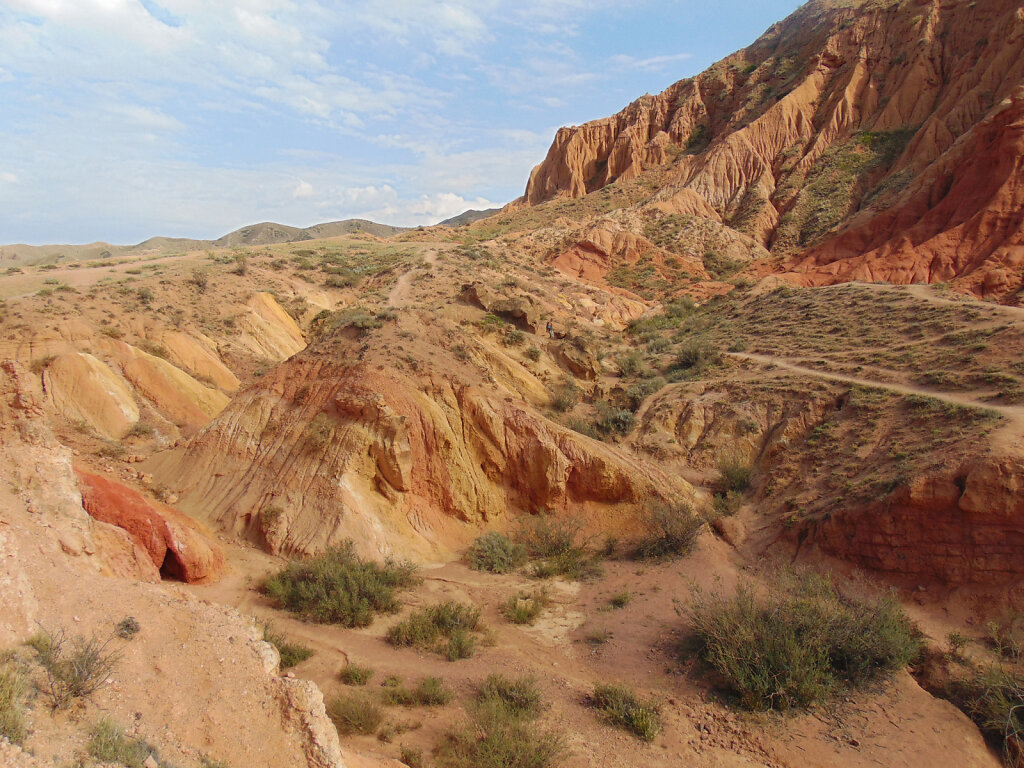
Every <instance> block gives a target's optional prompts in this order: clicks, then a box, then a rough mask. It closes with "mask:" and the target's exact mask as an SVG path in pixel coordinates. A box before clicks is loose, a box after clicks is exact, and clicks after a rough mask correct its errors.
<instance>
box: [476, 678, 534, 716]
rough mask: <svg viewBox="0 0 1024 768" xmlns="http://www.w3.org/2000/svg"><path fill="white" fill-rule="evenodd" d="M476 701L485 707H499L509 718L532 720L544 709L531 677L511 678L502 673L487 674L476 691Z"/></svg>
mask: <svg viewBox="0 0 1024 768" xmlns="http://www.w3.org/2000/svg"><path fill="white" fill-rule="evenodd" d="M476 701H477V702H478V703H479V704H480V705H482V706H485V707H500V708H502V709H504V711H505V712H506V713H507V714H508V716H509V717H511V718H519V719H527V720H532V719H533V718H535V717H537V716H539V715H540V714H541V712H543V711H544V708H545V705H544V700H543V698H542V697H541V693H540V687H539V686H538V685H537V680H536V679H535V678H533V677H519V678H516V679H515V680H511V679H509V678H507V677H505V676H504V675H499V674H497V673H493V674H491V675H488V677H487V679H486V680H485V681H484V682H483V684H482V685H481V686H480V688H479V689H478V690H477V692H476Z"/></svg>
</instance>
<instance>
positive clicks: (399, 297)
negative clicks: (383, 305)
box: [388, 250, 437, 309]
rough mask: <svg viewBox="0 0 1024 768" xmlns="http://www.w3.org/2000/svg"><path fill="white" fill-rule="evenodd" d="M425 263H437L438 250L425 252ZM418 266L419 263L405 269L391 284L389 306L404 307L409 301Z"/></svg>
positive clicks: (431, 264)
mask: <svg viewBox="0 0 1024 768" xmlns="http://www.w3.org/2000/svg"><path fill="white" fill-rule="evenodd" d="M423 263H424V264H429V265H430V266H433V265H434V264H436V263H437V251H436V250H430V251H427V252H426V253H425V254H423ZM417 266H419V265H417V264H413V265H412V266H411V267H409V268H408V269H407V270H405V272H403V273H402V276H401V277H399V278H398V280H396V281H395V284H394V285H393V286H391V292H390V293H388V306H390V307H395V308H396V309H397V308H398V307H404V306H406V305H407V304H408V303H409V292H410V290H411V289H412V281H413V278H414V277H415V274H414V273H415V271H416V268H417Z"/></svg>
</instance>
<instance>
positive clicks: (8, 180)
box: [0, 171, 18, 184]
mask: <svg viewBox="0 0 1024 768" xmlns="http://www.w3.org/2000/svg"><path fill="white" fill-rule="evenodd" d="M0 181H2V182H3V183H4V184H17V183H18V177H17V176H15V175H14V174H13V173H10V172H8V171H4V172H2V173H0Z"/></svg>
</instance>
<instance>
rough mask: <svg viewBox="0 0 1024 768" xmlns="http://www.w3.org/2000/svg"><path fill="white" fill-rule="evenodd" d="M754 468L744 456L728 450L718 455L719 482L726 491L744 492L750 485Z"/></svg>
mask: <svg viewBox="0 0 1024 768" xmlns="http://www.w3.org/2000/svg"><path fill="white" fill-rule="evenodd" d="M753 472H754V468H753V467H752V466H751V465H750V463H749V462H748V461H746V460H745V459H744V458H743V457H742V456H740V455H739V454H738V453H736V452H734V451H727V452H725V453H723V454H722V455H721V456H719V457H718V484H719V485H721V486H722V488H724V489H725V490H726V492H732V493H743V491H745V490H747V489H748V488H749V487H750V477H751V475H752V474H753Z"/></svg>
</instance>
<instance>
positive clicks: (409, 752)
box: [398, 744, 426, 768]
mask: <svg viewBox="0 0 1024 768" xmlns="http://www.w3.org/2000/svg"><path fill="white" fill-rule="evenodd" d="M398 760H399V761H400V762H402V763H405V764H406V765H407V766H409V768H423V766H425V765H426V763H425V762H424V761H423V750H422V749H420V748H419V747H407V746H405V745H404V744H403V745H402V748H401V751H400V752H399V756H398Z"/></svg>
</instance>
